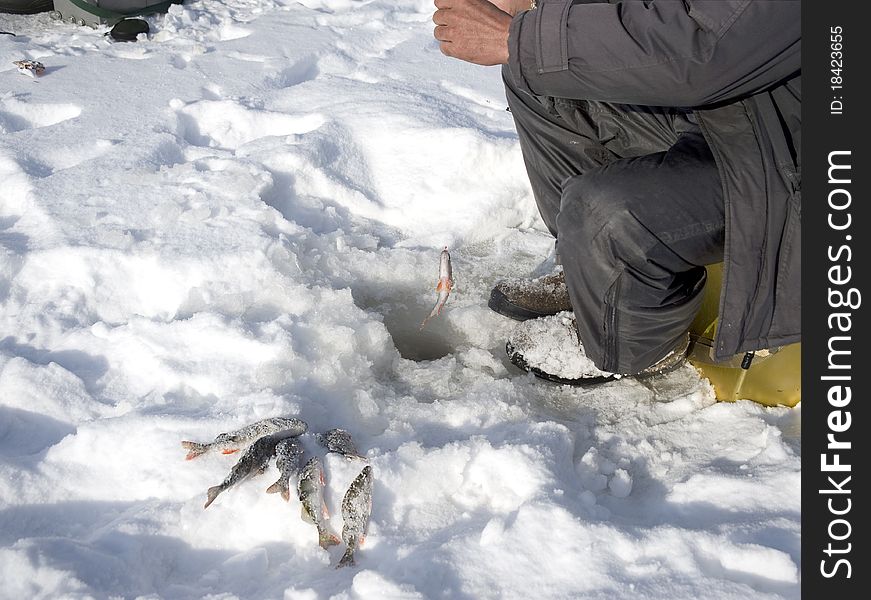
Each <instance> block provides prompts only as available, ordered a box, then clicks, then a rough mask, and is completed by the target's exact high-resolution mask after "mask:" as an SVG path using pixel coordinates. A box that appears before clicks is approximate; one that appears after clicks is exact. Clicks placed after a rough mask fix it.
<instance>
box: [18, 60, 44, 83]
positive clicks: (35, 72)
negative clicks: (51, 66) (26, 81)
mask: <svg viewBox="0 0 871 600" xmlns="http://www.w3.org/2000/svg"><path fill="white" fill-rule="evenodd" d="M12 64H13V65H15V66H16V67H18V72H19V73H21V74H22V75H27V76H28V77H33V78H34V79H36V78H37V77H39V76H40V75H42V74H43V73H45V65H43V64H42V63H41V62H39V61H38V60H14V61H12Z"/></svg>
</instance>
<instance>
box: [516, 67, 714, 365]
mask: <svg viewBox="0 0 871 600" xmlns="http://www.w3.org/2000/svg"><path fill="white" fill-rule="evenodd" d="M505 87H506V94H507V96H508V104H509V106H510V108H511V113H512V115H513V116H514V122H515V124H516V126H517V132H518V135H519V137H520V147H521V149H522V151H523V158H524V161H525V163H526V170H527V172H528V174H529V180H530V182H531V184H532V189H533V193H534V194H535V201H536V203H537V204H538V209H539V211H540V212H541V216H542V218H543V219H544V222H545V224H546V225H547V227H548V228H549V229H550V231H551V233H552V234H553V235H554V237H556V239H557V251H558V254H559V257H560V260H561V262H562V265H563V270H564V272H565V278H566V284H567V286H568V291H569V298H570V299H571V302H572V307H573V309H574V313H575V317H576V319H577V323H578V333H579V335H580V338H581V341H582V343H583V344H584V348H585V350H586V352H587V355H588V356H589V357H590V358H591V359H592V360H593V361H594V362H595V363H596V366H598V367H599V368H600V369H603V370H605V371H610V372H615V373H626V374H631V373H637V372H639V371H641V370H643V369H645V368H646V367H648V366H650V365H652V364H654V363H655V362H656V361H658V360H659V359H661V358H663V357H664V356H665V355H667V354H668V353H669V352H670V351H671V350H672V349H673V348H674V346H675V345H676V344H677V343H678V341H679V340H680V338H681V337H682V336H683V335H684V334H685V333H686V331H687V329H688V328H689V325H690V323H691V322H692V320H693V318H694V317H695V314H696V312H697V311H698V308H699V305H700V303H701V291H702V288H703V287H704V283H705V278H706V271H705V268H704V265H707V264H713V263H716V262H720V261H722V260H723V244H724V231H725V215H724V206H723V193H722V187H721V185H720V177H719V173H718V172H717V167H716V164H715V163H714V157H713V155H712V154H711V151H710V148H709V147H708V144H707V142H706V141H705V139H704V137H703V136H702V133H701V131H700V129H699V127H698V125H697V124H696V123H695V122H694V119H693V115H692V113H691V112H689V111H686V110H682V109H677V108H660V107H645V106H629V105H617V104H608V103H604V102H593V101H584V100H569V99H564V98H551V97H533V96H530V95H528V94H524V93H520V92H518V91H516V90H515V89H513V88H512V86H511V84H510V77H506V78H505Z"/></svg>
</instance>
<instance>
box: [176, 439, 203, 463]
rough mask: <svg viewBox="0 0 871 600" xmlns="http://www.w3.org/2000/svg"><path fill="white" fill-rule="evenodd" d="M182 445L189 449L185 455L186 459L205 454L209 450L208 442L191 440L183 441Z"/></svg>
mask: <svg viewBox="0 0 871 600" xmlns="http://www.w3.org/2000/svg"><path fill="white" fill-rule="evenodd" d="M181 447H182V448H184V449H185V450H189V452H188V453H187V456H185V457H184V459H185V460H193V459H195V458H196V457H198V456H200V455H201V454H205V453H206V452H208V450H209V446H208V444H200V443H198V442H189V441H183V442H182V443H181Z"/></svg>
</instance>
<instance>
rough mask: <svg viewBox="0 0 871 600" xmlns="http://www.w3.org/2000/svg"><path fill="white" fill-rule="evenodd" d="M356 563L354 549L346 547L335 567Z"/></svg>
mask: <svg viewBox="0 0 871 600" xmlns="http://www.w3.org/2000/svg"><path fill="white" fill-rule="evenodd" d="M356 564H357V563H356V562H354V549H353V548H348V549H347V550H345V553H344V554H343V555H342V560H340V561H339V564H338V565H336V568H337V569H341V568H342V567H349V566H350V567H353V566H354V565H356Z"/></svg>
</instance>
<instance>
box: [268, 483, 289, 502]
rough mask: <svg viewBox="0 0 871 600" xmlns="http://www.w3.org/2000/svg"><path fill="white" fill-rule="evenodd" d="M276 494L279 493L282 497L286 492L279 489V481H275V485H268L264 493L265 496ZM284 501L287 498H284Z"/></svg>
mask: <svg viewBox="0 0 871 600" xmlns="http://www.w3.org/2000/svg"><path fill="white" fill-rule="evenodd" d="M277 492H281V495H282V496H284V495H286V494H287V491H286V490H283V489H282V488H281V482H280V481H276V482H275V483H273V484H272V485H270V486H269V487H268V488H266V493H267V494H275V493H277ZM285 500H287V498H285Z"/></svg>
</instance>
